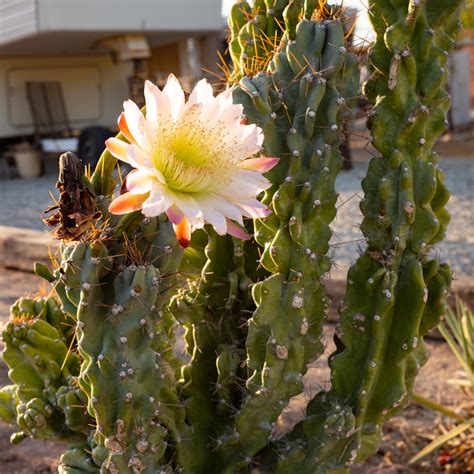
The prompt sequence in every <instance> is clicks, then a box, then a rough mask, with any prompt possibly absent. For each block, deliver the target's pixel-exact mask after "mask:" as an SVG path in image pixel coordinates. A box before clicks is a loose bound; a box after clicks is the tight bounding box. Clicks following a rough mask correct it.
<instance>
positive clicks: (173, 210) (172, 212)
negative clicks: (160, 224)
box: [166, 204, 184, 225]
mask: <svg viewBox="0 0 474 474" xmlns="http://www.w3.org/2000/svg"><path fill="white" fill-rule="evenodd" d="M166 215H167V216H168V219H169V220H170V221H171V222H172V223H173V224H174V225H178V224H179V223H180V222H181V221H182V220H183V219H184V215H183V213H182V212H181V211H180V210H179V209H178V208H177V207H176V206H175V205H174V204H173V205H172V206H171V207H169V208H168V209H167V210H166Z"/></svg>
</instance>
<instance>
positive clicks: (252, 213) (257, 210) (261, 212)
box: [238, 200, 272, 219]
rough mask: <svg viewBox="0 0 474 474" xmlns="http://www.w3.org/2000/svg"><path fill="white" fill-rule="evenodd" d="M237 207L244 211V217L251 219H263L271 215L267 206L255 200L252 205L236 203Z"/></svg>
mask: <svg viewBox="0 0 474 474" xmlns="http://www.w3.org/2000/svg"><path fill="white" fill-rule="evenodd" d="M238 205H239V206H240V207H241V208H242V210H243V211H244V215H245V216H247V217H251V218H253V219H264V218H265V217H268V216H269V215H270V214H271V213H272V211H271V210H270V209H269V208H268V207H267V206H265V205H264V204H262V203H260V202H259V201H257V200H255V203H252V204H247V203H238Z"/></svg>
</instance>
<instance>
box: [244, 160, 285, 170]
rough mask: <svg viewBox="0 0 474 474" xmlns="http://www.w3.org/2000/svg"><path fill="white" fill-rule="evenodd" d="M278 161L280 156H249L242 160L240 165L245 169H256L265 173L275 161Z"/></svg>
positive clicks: (274, 164)
mask: <svg viewBox="0 0 474 474" xmlns="http://www.w3.org/2000/svg"><path fill="white" fill-rule="evenodd" d="M279 161H280V158H276V157H275V158H268V157H262V158H250V159H248V160H244V161H242V163H240V167H241V168H244V169H247V170H253V171H258V172H260V173H266V172H267V171H269V170H271V169H272V168H273V167H274V166H276V165H277V163H278V162H279Z"/></svg>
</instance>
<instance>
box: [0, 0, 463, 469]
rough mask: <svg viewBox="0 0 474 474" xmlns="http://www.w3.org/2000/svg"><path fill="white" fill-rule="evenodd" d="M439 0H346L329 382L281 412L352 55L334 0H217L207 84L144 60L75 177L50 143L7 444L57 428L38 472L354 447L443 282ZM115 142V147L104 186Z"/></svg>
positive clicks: (308, 308)
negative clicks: (217, 43)
mask: <svg viewBox="0 0 474 474" xmlns="http://www.w3.org/2000/svg"><path fill="white" fill-rule="evenodd" d="M461 3H462V2H461V1H460V0H436V1H435V0H417V1H415V0H396V1H395V0H369V13H370V17H371V21H372V24H373V26H374V30H375V33H376V39H375V42H374V44H373V45H372V46H371V49H370V61H369V72H370V77H369V80H368V81H367V83H366V84H365V86H364V94H365V96H366V98H367V99H368V101H369V102H370V103H371V104H372V105H373V108H372V110H371V112H370V116H369V121H368V126H369V129H370V132H371V135H372V144H373V146H374V147H375V149H376V150H377V156H376V157H375V158H373V159H372V160H371V161H370V164H369V167H368V171H367V175H366V177H365V178H364V179H363V181H362V188H363V191H364V198H363V200H362V201H361V205H360V207H361V211H362V214H363V221H362V224H361V230H362V233H363V235H364V237H365V240H366V246H365V250H364V251H363V252H362V254H361V255H360V256H358V258H357V259H356V261H355V263H354V265H353V266H352V267H351V269H350V270H349V273H348V277H347V291H346V295H345V298H344V301H343V304H342V305H341V308H340V316H339V321H338V325H337V328H336V334H335V344H336V350H335V352H334V353H333V354H332V355H331V356H330V357H329V365H330V369H331V384H330V386H327V384H326V383H325V382H326V380H324V381H320V382H321V383H320V386H324V387H325V389H324V390H323V389H321V390H320V391H319V392H318V393H306V396H307V397H308V396H309V398H311V400H310V401H309V403H308V405H307V408H306V412H305V414H304V416H303V415H302V416H301V417H300V419H299V421H298V420H294V421H295V423H296V424H294V423H293V424H290V423H288V422H287V418H286V414H287V413H288V407H289V406H290V407H291V402H292V398H293V397H294V396H296V395H299V394H301V393H302V392H303V391H304V386H305V385H304V376H305V374H306V370H307V365H308V364H309V363H310V362H314V361H315V360H316V359H317V358H318V357H319V356H320V355H321V353H322V352H323V350H324V343H323V338H322V330H323V322H324V319H325V316H326V311H327V308H328V307H329V305H330V299H329V297H328V295H327V294H326V290H325V287H324V275H325V274H327V272H328V271H329V270H330V268H331V263H332V262H331V258H330V256H329V255H328V253H329V250H330V245H329V241H330V238H331V227H330V226H331V222H332V221H333V219H334V218H335V216H336V214H337V209H336V201H337V192H336V178H337V175H338V172H339V170H340V169H341V164H342V160H341V156H340V153H339V146H340V144H341V140H342V138H343V136H342V135H343V134H342V130H343V125H344V123H343V120H344V117H345V116H346V115H347V112H349V111H350V110H351V108H352V107H353V106H354V105H355V104H354V102H355V101H354V98H355V97H356V96H357V93H358V86H359V65H358V61H357V58H356V57H355V56H354V54H353V53H352V50H351V45H350V44H347V38H348V37H349V36H350V35H348V31H347V30H348V28H347V27H346V25H345V21H346V18H345V14H344V11H343V10H341V8H339V7H331V6H329V5H327V4H326V2H324V1H320V0H304V1H303V0H254V1H253V2H247V1H246V0H239V1H237V2H236V3H235V5H234V6H233V7H232V10H231V13H230V18H229V26H230V32H231V34H230V41H229V49H230V54H231V57H232V61H233V66H234V68H233V73H232V74H231V77H230V79H231V83H232V84H231V85H229V88H228V89H227V90H226V91H225V92H222V93H220V94H219V95H217V96H215V95H214V94H213V91H212V89H211V86H210V85H209V84H208V83H207V82H206V81H204V80H203V81H200V82H199V83H198V84H197V85H196V87H195V88H194V90H193V91H192V93H191V95H190V96H189V98H188V100H187V101H186V100H185V95H184V93H183V91H182V89H181V87H180V85H179V83H178V81H177V80H176V79H175V78H174V77H173V76H170V78H169V80H168V82H167V84H166V86H165V87H164V88H163V90H160V89H158V88H157V87H156V86H154V85H153V84H152V83H150V82H146V84H145V98H146V110H143V111H140V110H139V109H138V108H137V107H136V105H135V104H133V102H130V101H127V102H125V103H124V112H123V114H122V115H121V116H120V118H119V127H120V130H121V132H120V133H119V134H118V135H117V137H115V138H112V139H110V140H108V141H107V143H106V149H105V151H104V153H103V154H102V156H101V158H100V160H99V163H98V165H97V167H96V169H95V171H94V173H93V174H92V176H90V175H89V174H88V173H85V174H83V173H82V166H81V163H80V161H79V159H78V158H77V157H76V156H75V155H74V154H72V153H68V154H66V155H62V157H61V158H60V162H61V174H60V179H59V182H58V187H59V189H60V191H61V199H60V202H59V203H58V206H55V207H54V209H55V210H56V209H57V212H56V213H55V214H53V215H52V216H51V217H50V218H48V219H47V222H48V223H49V224H50V225H52V226H58V228H57V230H56V234H55V235H56V237H58V238H59V239H61V246H60V250H59V255H58V258H56V259H55V261H54V262H53V268H49V267H48V266H46V265H43V264H37V265H36V266H35V272H36V273H37V274H38V275H39V276H41V277H42V278H44V279H45V280H46V281H47V282H49V283H50V284H51V286H52V292H51V295H50V297H43V296H37V297H35V298H20V299H19V300H18V301H17V302H16V303H15V304H14V305H13V306H12V308H11V319H10V322H9V323H8V324H7V325H6V327H5V328H4V331H3V333H2V339H3V341H4V344H5V350H4V353H3V359H4V361H5V363H6V364H7V365H8V367H9V377H10V379H11V381H12V384H11V385H9V386H7V387H4V388H3V389H2V390H0V418H1V419H3V420H5V421H7V422H9V423H11V424H13V425H15V426H16V427H17V431H16V433H15V434H14V435H13V436H12V442H20V441H21V440H22V439H24V438H25V437H28V436H30V437H34V438H40V439H50V440H57V441H61V442H64V443H66V451H65V452H64V454H63V455H62V456H61V459H60V466H59V472H60V473H61V474H79V473H97V474H98V473H103V474H107V473H110V474H140V473H143V474H156V473H165V474H172V473H175V472H182V473H185V474H208V473H216V474H234V473H250V472H255V471H254V470H256V471H258V472H261V473H267V474H292V473H295V474H311V473H316V474H325V473H333V472H348V469H349V468H350V466H351V465H353V464H354V463H356V462H360V461H362V460H363V459H365V458H367V457H368V456H370V455H371V454H372V453H374V452H375V451H376V450H377V447H378V444H379V442H380V439H381V436H382V428H383V423H384V421H386V420H387V419H389V418H390V417H391V416H393V415H394V414H396V413H397V412H398V411H399V410H400V409H402V408H403V406H404V405H405V404H406V403H407V402H408V400H409V399H410V397H411V393H412V389H413V384H414V379H415V377H416V374H417V372H418V370H419V368H420V367H421V365H422V364H423V363H424V362H425V361H426V358H427V354H426V350H425V345H424V341H423V338H424V336H425V335H426V333H427V332H428V331H429V330H430V329H432V328H433V327H435V326H436V324H437V322H438V321H439V318H440V317H441V316H442V315H443V313H444V311H445V305H446V304H447V300H446V298H447V294H448V291H449V286H450V282H451V272H450V269H449V266H448V265H447V264H446V263H443V262H439V261H438V260H437V259H435V258H433V253H432V252H430V249H431V248H432V246H433V245H434V244H436V243H437V242H439V241H440V240H442V239H443V237H444V235H445V232H446V228H447V225H448V222H449V214H448V213H447V211H446V209H445V204H446V202H447V200H448V198H449V192H448V190H447V189H446V187H445V184H444V177H443V174H442V172H441V171H440V170H439V168H438V167H437V157H436V154H435V153H433V151H432V148H433V144H434V143H435V141H436V139H437V138H438V137H439V136H440V134H441V132H442V131H443V129H444V127H445V117H446V113H447V111H448V108H449V104H450V102H449V96H448V94H447V93H446V91H445V85H446V81H447V74H448V70H447V67H446V61H447V55H448V54H449V51H450V50H451V48H452V46H453V43H454V40H455V37H456V33H457V31H459V24H458V17H459V9H460V6H461ZM117 160H121V161H124V162H126V163H128V164H129V165H131V167H132V168H133V170H132V171H131V172H130V173H129V174H128V175H127V176H126V178H125V181H124V182H123V183H122V186H120V188H121V189H120V190H119V186H118V185H117V184H118V183H117V182H116V178H115V177H116V176H117V175H116V173H115V172H114V169H115V167H116V165H117ZM264 175H265V176H264ZM50 210H53V209H50ZM243 218H249V219H248V220H244V219H243ZM250 219H252V220H250ZM193 231H195V232H194V235H193V238H192V240H191V232H193ZM252 232H253V235H254V238H253V239H249V234H250V233H252Z"/></svg>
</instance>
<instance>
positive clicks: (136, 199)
mask: <svg viewBox="0 0 474 474" xmlns="http://www.w3.org/2000/svg"><path fill="white" fill-rule="evenodd" d="M147 198H148V193H147V194H132V193H125V194H122V195H120V196H118V197H117V198H115V199H114V200H113V201H112V202H111V203H110V206H109V211H110V212H111V213H112V214H117V215H121V214H128V213H129V212H134V211H139V210H140V209H141V208H142V204H143V202H144V201H145V200H146V199H147Z"/></svg>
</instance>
